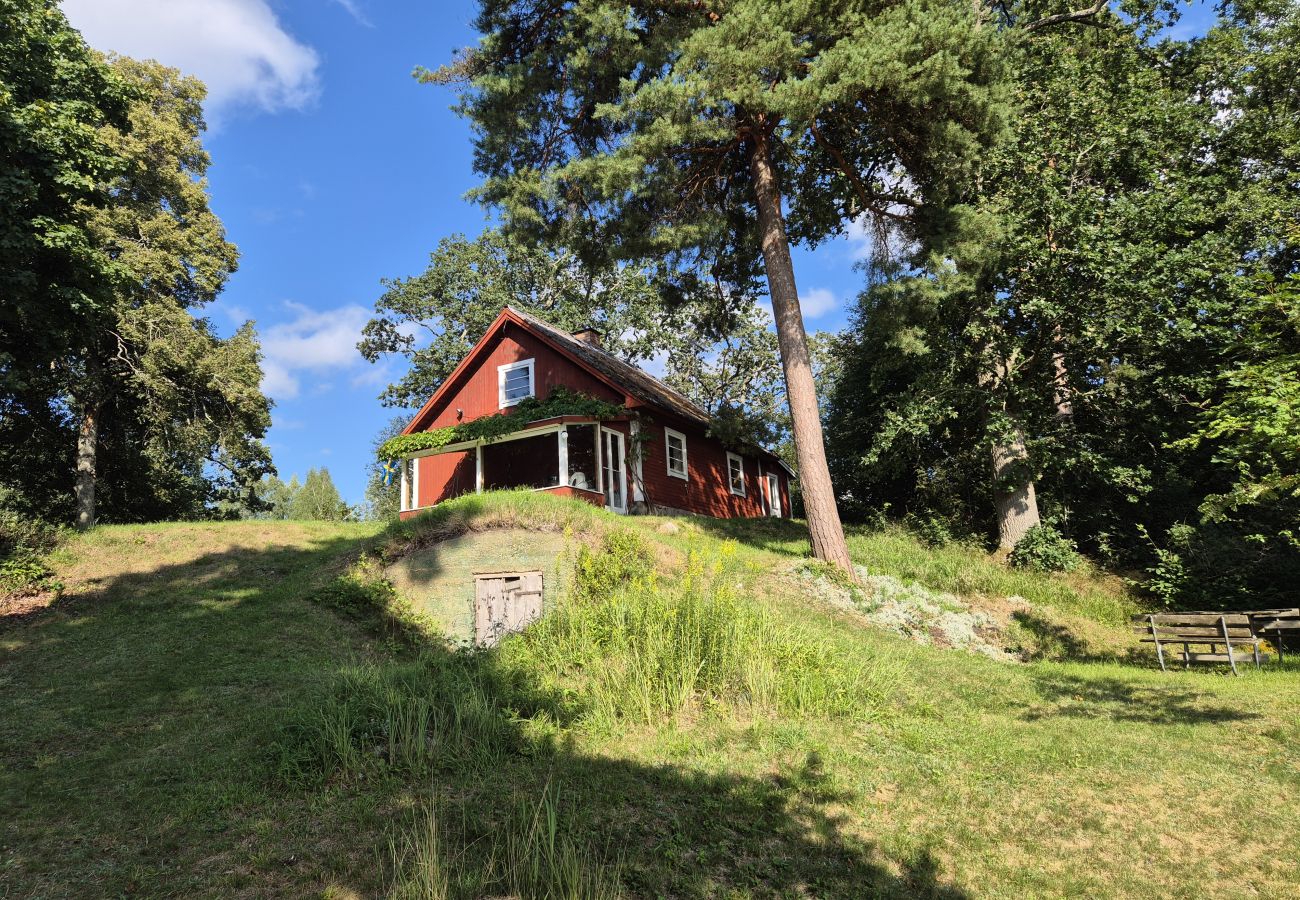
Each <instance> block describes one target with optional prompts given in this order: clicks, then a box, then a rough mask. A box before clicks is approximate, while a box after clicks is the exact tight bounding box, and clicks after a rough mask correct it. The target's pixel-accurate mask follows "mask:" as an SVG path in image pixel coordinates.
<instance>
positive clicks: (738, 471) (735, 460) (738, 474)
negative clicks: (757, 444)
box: [727, 453, 745, 497]
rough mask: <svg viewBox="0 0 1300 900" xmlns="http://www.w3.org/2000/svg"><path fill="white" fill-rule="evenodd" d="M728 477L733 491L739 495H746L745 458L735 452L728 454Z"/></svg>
mask: <svg viewBox="0 0 1300 900" xmlns="http://www.w3.org/2000/svg"><path fill="white" fill-rule="evenodd" d="M727 479H728V480H729V481H730V482H731V492H732V493H733V494H735V495H736V496H737V497H743V496H745V460H744V458H743V457H740V456H737V455H736V454H734V453H728V454H727Z"/></svg>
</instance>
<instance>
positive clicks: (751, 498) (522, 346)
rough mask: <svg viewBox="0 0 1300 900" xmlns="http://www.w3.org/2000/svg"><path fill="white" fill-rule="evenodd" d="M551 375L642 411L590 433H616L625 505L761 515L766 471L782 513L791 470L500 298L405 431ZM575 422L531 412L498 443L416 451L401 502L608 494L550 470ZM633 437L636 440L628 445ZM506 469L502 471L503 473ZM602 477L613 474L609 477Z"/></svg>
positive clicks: (417, 504) (506, 406) (598, 497)
mask: <svg viewBox="0 0 1300 900" xmlns="http://www.w3.org/2000/svg"><path fill="white" fill-rule="evenodd" d="M557 387H562V388H565V389H567V390H569V391H572V392H575V393H579V394H584V395H587V396H591V397H594V398H597V399H600V400H604V401H607V402H612V403H617V404H621V405H624V406H627V407H628V408H629V412H637V411H643V412H644V414H642V415H636V416H633V417H632V418H630V419H629V420H628V421H613V422H609V421H607V422H605V423H604V425H603V426H602V428H601V429H600V431H599V432H596V434H597V436H598V437H599V434H600V433H603V432H610V433H615V434H617V435H621V444H622V447H623V448H624V453H626V457H627V458H626V459H625V461H624V464H625V470H624V472H623V473H622V475H621V476H620V477H626V479H627V484H626V487H625V490H624V494H625V497H624V498H623V500H624V503H623V504H622V505H626V506H628V507H629V508H633V507H637V505H638V504H645V505H648V506H649V507H651V508H656V509H662V510H669V511H681V512H690V513H697V514H702V515H710V516H716V517H723V518H732V517H751V516H763V515H768V514H769V513H770V512H771V511H772V509H773V503H774V501H773V498H772V487H773V481H772V480H770V479H769V476H773V477H774V480H775V488H776V491H775V503H776V508H777V509H779V513H778V514H779V515H790V512H791V511H790V501H789V474H790V473H789V472H788V470H787V469H786V468H784V464H783V463H780V461H779V460H777V459H776V458H775V457H773V456H772V455H771V454H769V453H766V452H765V451H757V450H754V451H747V452H743V453H737V452H733V451H728V450H727V448H725V447H723V445H722V444H721V443H720V442H719V441H718V440H717V439H715V438H713V437H711V436H709V435H708V423H709V418H708V415H707V414H706V413H705V412H704V410H702V409H700V408H699V407H698V406H696V405H695V404H694V403H692V402H691V401H690V400H689V399H687V398H686V397H684V396H682V395H681V394H679V393H678V392H676V391H675V390H673V389H672V388H670V387H669V386H668V385H666V384H664V383H663V382H661V381H659V380H658V379H657V378H654V377H653V376H651V375H649V374H648V373H646V372H643V371H642V370H640V369H638V368H637V367H635V366H633V365H631V364H629V363H627V362H625V361H624V360H622V359H619V358H618V357H616V356H614V355H613V354H610V353H608V352H606V351H604V350H602V349H600V348H598V347H594V346H591V345H589V344H587V343H585V342H583V341H582V340H580V339H579V338H577V337H574V336H573V335H570V334H568V333H567V332H564V331H561V330H560V329H556V328H554V327H552V326H551V325H549V324H547V323H545V322H543V321H542V320H540V319H537V318H536V317H535V316H531V315H528V314H527V313H523V312H520V311H518V310H515V309H512V308H509V307H507V308H506V309H505V310H503V311H502V313H501V315H500V316H498V318H497V320H496V321H495V322H494V323H493V325H492V326H491V327H490V328H489V329H488V332H487V333H486V334H485V335H484V337H483V338H482V339H481V340H480V341H479V343H478V344H476V345H475V347H474V348H473V349H472V350H471V352H470V353H469V354H468V355H467V356H466V358H465V359H464V360H462V362H461V364H460V365H459V366H458V367H457V368H456V370H455V371H454V372H453V373H452V374H451V376H449V377H448V379H447V380H446V381H445V382H444V383H443V385H442V386H440V387H439V389H438V390H437V391H436V392H435V393H434V395H433V396H432V397H431V398H430V399H429V401H428V402H427V403H426V404H425V405H424V407H423V408H422V409H421V410H420V411H419V413H418V414H417V415H416V416H415V418H414V419H412V421H411V423H410V424H409V425H408V426H407V427H406V429H405V430H404V433H406V434H411V433H414V432H420V431H430V430H434V429H438V428H444V427H447V426H453V425H457V424H461V423H464V422H469V421H472V420H474V419H478V418H481V417H484V416H491V415H496V414H499V413H502V412H508V411H509V410H510V409H511V408H512V406H513V403H514V402H516V401H517V400H518V399H520V398H521V397H522V396H534V397H536V398H538V399H545V398H546V397H548V396H549V395H550V394H551V392H552V391H553V390H554V389H555V388H557ZM538 427H544V428H546V429H548V430H547V431H546V434H537V435H536V436H533V437H528V436H525V435H527V434H530V433H532V432H536V431H537V428H538ZM581 427H582V426H581V423H578V422H574V423H572V424H569V425H566V424H560V425H545V424H544V423H539V424H538V426H536V427H534V426H530V429H531V431H530V432H521V433H520V437H519V438H518V439H510V440H506V441H503V442H502V443H500V444H488V445H487V446H486V447H482V446H480V447H477V448H466V449H448V450H446V451H444V452H438V453H434V454H421V455H420V456H419V457H418V458H417V459H415V460H414V464H413V467H412V468H411V469H409V476H408V475H407V472H408V469H407V468H406V467H405V466H404V468H403V472H404V475H403V478H404V482H403V498H404V506H403V509H404V514H407V513H412V512H414V510H415V509H419V508H424V507H428V506H432V505H434V504H436V503H438V502H441V501H442V500H445V499H449V498H450V497H455V496H459V495H461V494H464V493H470V492H473V491H476V490H482V489H491V488H493V487H497V486H528V485H531V486H533V487H534V488H535V489H538V490H553V491H557V492H560V493H567V494H570V495H574V496H582V497H584V498H585V499H588V500H591V501H592V502H597V503H599V502H604V501H609V499H610V498H609V497H608V495H602V492H601V490H595V491H592V490H583V488H584V487H586V488H591V487H595V485H591V484H583V483H580V482H572V483H571V479H570V474H571V473H569V472H568V471H567V470H566V471H563V472H558V474H557V470H559V469H561V468H562V467H563V463H559V464H557V462H556V460H557V459H560V458H563V457H564V455H565V451H563V450H562V449H561V448H562V447H563V446H564V444H565V440H564V437H563V435H564V433H565V432H566V430H567V431H571V430H572V429H573V428H581ZM578 433H579V434H584V435H585V434H586V433H585V432H578ZM547 435H549V436H547ZM585 440H588V441H590V440H591V438H590V437H589V436H587V437H585ZM610 440H611V441H612V440H614V439H613V438H611V439H610ZM525 442H527V443H525ZM670 442H671V443H672V449H670V446H669V445H670ZM634 445H635V446H636V447H638V448H639V452H630V451H629V449H628V448H632V447H633V446H634ZM611 446H612V445H611ZM683 465H684V466H685V471H683V468H682V467H683ZM503 467H504V468H503ZM534 469H535V470H536V471H534ZM507 471H508V473H509V474H508V475H505V474H503V473H505V472H507ZM485 473H486V474H485ZM574 474H575V475H576V473H574ZM605 478H606V480H608V481H609V482H610V483H615V482H616V481H617V479H613V478H609V477H608V476H607V475H606V476H605ZM408 480H409V482H410V483H409V484H408ZM574 484H577V485H578V486H577V487H574ZM408 489H409V492H408ZM408 501H409V505H407V503H408ZM628 501H630V502H628Z"/></svg>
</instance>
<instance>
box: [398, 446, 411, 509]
mask: <svg viewBox="0 0 1300 900" xmlns="http://www.w3.org/2000/svg"><path fill="white" fill-rule="evenodd" d="M410 461H411V460H410V458H409V457H405V456H404V457H402V460H401V462H400V463H399V464H398V465H399V466H400V467H401V469H400V471H401V475H400V478H401V482H400V484H401V486H400V487H399V488H398V490H399V491H400V494H399V495H398V498H397V499H398V503H397V507H398V509H400V510H401V511H402V512H406V511H407V510H409V509H410V508H411V506H410V504H409V503H408V502H407V499H406V498H407V497H409V496H410V493H409V492H408V488H409V487H410V485H409V484H408V483H407V480H406V469H407V464H408V463H410Z"/></svg>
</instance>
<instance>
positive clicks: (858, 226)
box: [845, 215, 876, 261]
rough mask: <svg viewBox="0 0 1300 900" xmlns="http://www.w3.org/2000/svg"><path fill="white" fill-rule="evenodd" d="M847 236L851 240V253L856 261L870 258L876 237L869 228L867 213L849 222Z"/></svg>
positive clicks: (846, 230)
mask: <svg viewBox="0 0 1300 900" xmlns="http://www.w3.org/2000/svg"><path fill="white" fill-rule="evenodd" d="M845 238H846V239H847V240H848V242H849V253H850V254H851V255H852V256H853V259H854V260H855V261H856V260H863V259H868V258H870V256H871V253H872V251H873V250H874V249H875V246H876V238H875V235H873V234H872V233H871V232H870V230H868V229H867V217H866V216H865V215H864V216H859V217H858V218H856V219H854V220H853V221H851V222H849V225H848V228H847V229H845Z"/></svg>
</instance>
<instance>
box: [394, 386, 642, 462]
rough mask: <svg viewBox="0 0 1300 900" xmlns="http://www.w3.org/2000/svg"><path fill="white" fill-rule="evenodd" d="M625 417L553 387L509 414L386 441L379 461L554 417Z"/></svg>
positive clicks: (616, 406)
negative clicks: (549, 391)
mask: <svg viewBox="0 0 1300 900" xmlns="http://www.w3.org/2000/svg"><path fill="white" fill-rule="evenodd" d="M628 415H636V413H633V412H631V411H630V410H628V408H627V407H625V406H623V405H622V404H621V403H610V402H609V401H608V400H600V399H597V398H595V397H591V396H588V395H587V394H581V393H578V392H577V391H571V390H569V389H568V388H565V387H556V388H553V389H552V390H551V393H550V394H549V395H548V396H547V398H546V399H545V400H538V399H537V398H536V397H529V398H528V399H526V400H523V401H520V402H519V403H518V404H517V405H516V406H515V407H514V408H513V409H512V410H510V412H504V413H497V414H496V415H491V416H483V417H481V418H478V419H473V420H471V421H469V422H462V423H460V424H459V425H448V426H446V427H445V428H435V429H433V430H432V431H420V432H417V433H415V434H399V435H397V436H396V437H392V438H389V439H388V440H386V441H384V443H383V444H382V445H380V447H379V458H380V459H398V458H400V457H403V456H408V455H410V454H412V453H419V452H421V451H424V450H439V449H441V448H443V447H446V446H448V445H450V444H459V443H461V442H462V441H480V440H481V441H493V440H496V439H497V438H502V437H505V436H506V435H508V434H511V433H513V432H516V431H518V430H520V429H521V428H523V427H524V426H525V425H527V424H528V423H530V422H537V421H539V420H541V419H552V418H555V417H556V416H583V417H586V418H591V419H597V420H600V421H605V420H608V419H616V418H621V417H626V416H628Z"/></svg>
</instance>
